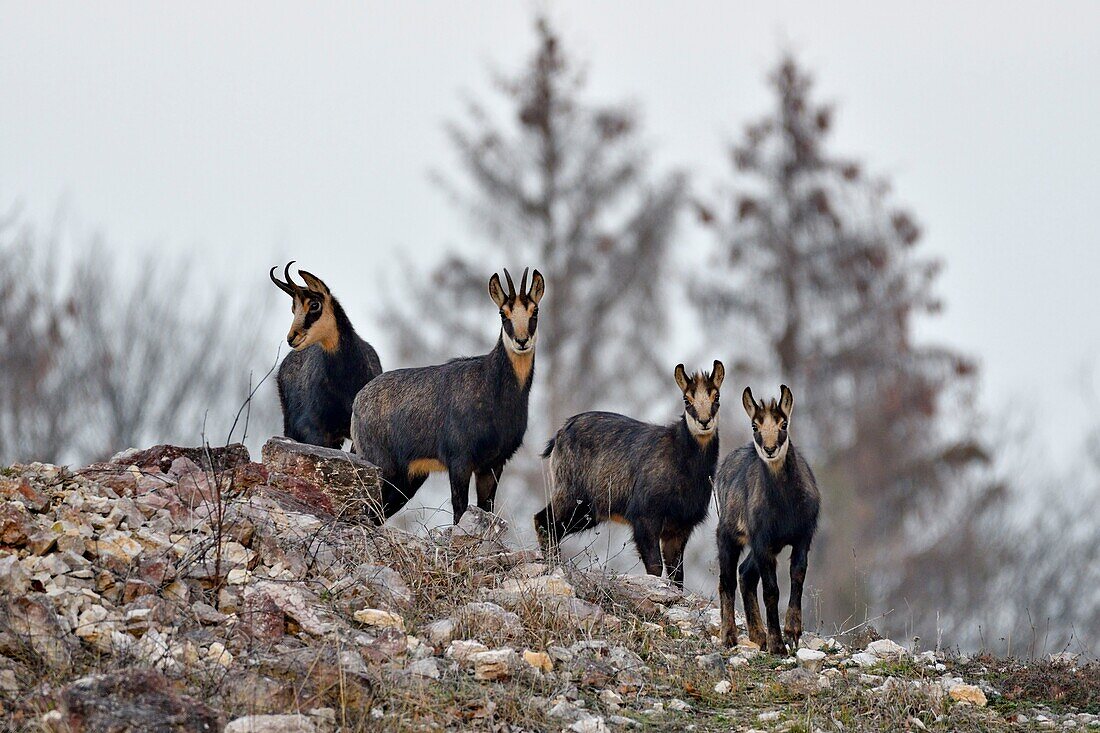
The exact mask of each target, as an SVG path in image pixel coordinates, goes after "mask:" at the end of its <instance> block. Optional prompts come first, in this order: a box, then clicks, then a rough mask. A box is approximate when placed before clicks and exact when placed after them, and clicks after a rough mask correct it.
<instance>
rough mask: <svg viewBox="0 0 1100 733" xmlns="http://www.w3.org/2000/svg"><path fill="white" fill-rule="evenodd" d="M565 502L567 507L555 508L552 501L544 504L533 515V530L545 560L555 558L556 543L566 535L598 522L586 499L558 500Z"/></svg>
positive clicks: (556, 552)
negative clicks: (537, 537) (544, 506)
mask: <svg viewBox="0 0 1100 733" xmlns="http://www.w3.org/2000/svg"><path fill="white" fill-rule="evenodd" d="M560 503H563V504H565V503H567V504H568V508H567V509H561V510H559V509H556V508H555V506H554V504H555V502H554V501H551V502H550V503H549V504H547V505H546V508H544V509H543V510H542V511H541V512H539V513H538V514H536V515H535V532H536V533H537V534H538V536H539V542H540V543H541V544H542V549H543V555H544V556H545V557H546V559H547V560H556V559H557V555H558V543H560V542H561V541H562V540H563V539H565V538H566V537H567V536H568V535H571V534H574V533H575V532H583V531H584V530H586V529H591V528H592V527H595V526H596V525H597V524H599V520H598V519H597V518H596V515H595V513H594V512H593V511H592V505H591V504H589V503H588V502H587V501H570V502H560Z"/></svg>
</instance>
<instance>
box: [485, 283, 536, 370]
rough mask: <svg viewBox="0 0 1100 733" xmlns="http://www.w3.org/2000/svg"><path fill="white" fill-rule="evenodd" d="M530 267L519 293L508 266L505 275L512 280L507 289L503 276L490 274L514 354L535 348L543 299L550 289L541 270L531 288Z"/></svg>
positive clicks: (507, 344)
mask: <svg viewBox="0 0 1100 733" xmlns="http://www.w3.org/2000/svg"><path fill="white" fill-rule="evenodd" d="M527 270H528V268H526V267H525V268H523V278H522V279H521V280H520V282H519V292H518V293H517V292H516V286H515V285H514V284H513V283H512V276H511V275H510V274H509V273H508V269H507V268H505V270H504V278H505V279H506V280H507V281H508V292H507V293H505V292H504V288H503V287H501V284H500V277H499V276H497V275H496V274H494V275H493V276H492V277H491V278H489V297H490V298H492V299H493V302H494V303H496V304H497V307H498V308H500V321H501V329H502V335H503V338H504V345H505V347H506V348H507V349H508V350H509V351H511V352H512V353H513V354H527V353H529V352H531V351H534V349H535V329H536V328H538V325H539V301H540V300H542V295H543V293H544V292H545V291H546V283H545V282H543V279H542V274H541V273H540V272H539V271H538V270H535V273H534V275H532V276H531V289H530V290H528V289H527Z"/></svg>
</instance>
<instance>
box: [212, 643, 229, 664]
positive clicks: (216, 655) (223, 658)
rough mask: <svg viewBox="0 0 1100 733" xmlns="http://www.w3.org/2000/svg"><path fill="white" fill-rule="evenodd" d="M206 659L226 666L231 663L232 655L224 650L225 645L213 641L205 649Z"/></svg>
mask: <svg viewBox="0 0 1100 733" xmlns="http://www.w3.org/2000/svg"><path fill="white" fill-rule="evenodd" d="M206 659H207V661H210V662H213V663H214V664H217V665H219V666H221V667H228V666H229V665H231V664H233V655H232V654H230V653H229V652H228V651H227V650H226V648H225V645H224V644H222V643H221V642H220V641H215V642H214V643H213V644H211V645H210V648H209V649H207V651H206Z"/></svg>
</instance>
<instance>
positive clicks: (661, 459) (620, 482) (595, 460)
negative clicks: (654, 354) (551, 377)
mask: <svg viewBox="0 0 1100 733" xmlns="http://www.w3.org/2000/svg"><path fill="white" fill-rule="evenodd" d="M724 373H725V370H724V369H723V367H722V364H721V362H717V361H716V362H715V363H714V372H713V373H712V374H697V375H694V376H693V377H691V378H687V377H686V375H685V374H684V370H683V365H682V364H681V365H680V366H678V367H677V369H676V376H677V382H678V383H680V387H681V391H682V392H683V395H684V402H685V407H684V415H683V416H682V417H681V418H680V420H679V421H677V422H676V423H674V424H672V425H651V424H649V423H644V422H639V421H638V420H634V419H632V418H629V417H626V416H624V415H617V414H615V413H610V412H584V413H581V414H579V415H574V416H573V417H571V418H569V420H568V421H567V422H566V423H565V425H564V426H563V427H562V428H561V429H560V430H559V431H558V432H557V434H556V435H555V436H554V438H553V439H552V440H551V441H550V442H549V443H548V444H547V446H546V451H545V452H544V453H543V457H544V458H548V459H549V464H550V465H549V473H550V482H551V500H550V503H549V504H548V505H547V506H546V508H544V509H543V510H542V511H540V512H539V513H538V514H536V515H535V518H534V521H535V529H536V531H537V532H538V534H539V539H540V541H541V542H542V545H543V548H544V550H545V552H546V554H547V556H548V557H552V556H553V555H555V554H556V552H557V545H558V543H559V542H560V541H561V539H562V538H563V537H565V536H567V535H569V534H572V533H574V532H580V531H582V530H585V529H590V528H592V527H595V526H596V525H598V524H600V523H601V522H605V521H608V520H613V521H620V522H625V523H627V524H629V525H630V526H631V528H632V530H633V533H634V543H635V545H636V546H637V548H638V554H639V556H641V558H642V562H643V563H644V564H645V568H646V571H647V572H649V573H651V574H653V575H661V573H662V567H663V568H664V569H665V570H667V571H668V575H669V578H670V579H672V580H673V581H674V582H675V583H676V584H677V585H679V586H680V587H683V584H684V564H683V561H684V547H685V545H686V544H687V541H688V538H689V537H690V536H691V533H692V531H693V530H694V529H695V527H696V526H697V525H698V524H699V523H700V522H702V521H703V520H704V519H705V518H706V516H707V511H708V509H709V506H710V497H711V478H712V477H713V475H714V468H715V465H716V464H717V462H718V435H717V422H718V421H717V413H718V387H719V385H721V383H722V377H723V375H724ZM691 421H694V423H695V424H699V423H700V422H701V421H705V425H706V428H707V429H708V432H707V433H706V434H698V433H696V432H693V431H692V429H691V428H690V427H689V425H690V424H692V422H691Z"/></svg>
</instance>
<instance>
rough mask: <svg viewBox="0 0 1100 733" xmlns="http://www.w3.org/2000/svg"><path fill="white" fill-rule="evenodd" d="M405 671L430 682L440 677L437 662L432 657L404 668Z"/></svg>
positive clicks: (419, 660)
mask: <svg viewBox="0 0 1100 733" xmlns="http://www.w3.org/2000/svg"><path fill="white" fill-rule="evenodd" d="M405 671H406V672H408V673H409V674H411V675H413V676H415V677H424V678H427V679H432V680H437V679H439V676H440V673H439V662H438V661H437V660H436V659H435V658H434V657H426V658H425V659H418V660H417V661H415V662H413V663H412V664H410V665H409V666H408V667H406V668H405Z"/></svg>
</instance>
